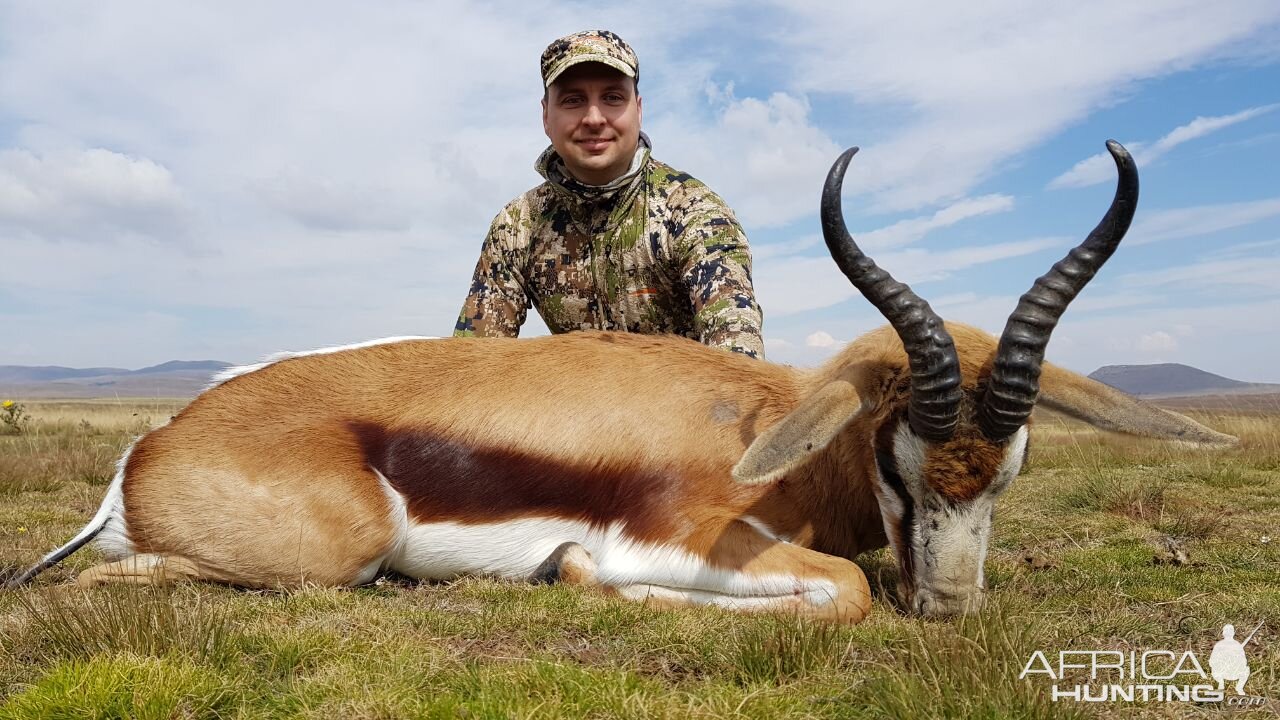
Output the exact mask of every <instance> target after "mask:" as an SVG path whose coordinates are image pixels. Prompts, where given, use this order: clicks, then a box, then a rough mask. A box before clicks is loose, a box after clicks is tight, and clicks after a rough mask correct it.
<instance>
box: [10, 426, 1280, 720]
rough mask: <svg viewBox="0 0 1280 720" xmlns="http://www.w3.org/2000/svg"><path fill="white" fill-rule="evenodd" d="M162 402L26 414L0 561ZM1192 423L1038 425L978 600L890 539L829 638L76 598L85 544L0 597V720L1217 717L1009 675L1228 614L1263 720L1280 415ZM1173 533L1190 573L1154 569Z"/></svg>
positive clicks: (540, 610) (382, 598)
mask: <svg viewBox="0 0 1280 720" xmlns="http://www.w3.org/2000/svg"><path fill="white" fill-rule="evenodd" d="M175 408H176V405H175V404H168V405H166V404H163V403H161V404H155V403H152V404H148V405H146V406H133V405H130V404H128V403H123V402H115V403H111V402H108V403H99V402H88V403H72V402H65V401H61V402H50V403H32V404H31V410H32V415H33V416H34V417H35V422H34V423H33V427H32V430H31V432H30V433H28V434H27V435H22V436H0V566H5V567H10V568H16V567H19V566H25V565H27V564H29V563H31V562H33V561H34V560H36V559H37V558H39V557H40V556H41V555H42V554H43V553H45V552H47V551H48V550H49V549H51V548H53V547H56V546H57V545H59V544H61V543H62V542H65V540H66V539H67V538H68V537H70V536H71V535H72V534H73V533H74V532H75V531H76V530H77V529H78V528H79V527H80V526H81V525H82V524H83V523H84V522H85V520H86V519H87V518H88V517H89V516H90V515H92V513H93V511H94V509H95V508H96V506H97V504H98V502H99V501H100V499H101V496H102V492H103V487H102V483H103V482H104V480H105V479H106V478H107V477H109V475H110V472H111V467H112V463H113V462H114V459H115V456H116V455H117V454H118V453H119V452H120V450H122V449H123V447H124V446H125V445H126V444H127V443H128V441H129V440H130V439H131V436H132V435H133V434H135V433H137V432H139V431H141V430H142V429H144V428H145V427H146V426H149V425H151V424H155V423H157V422H161V421H163V420H164V419H166V418H167V417H168V415H169V413H171V412H173V410H174V409H175ZM135 413H136V414H135ZM1198 417H1199V418H1200V419H1201V420H1202V421H1204V422H1206V423H1208V424H1210V425H1212V426H1214V427H1215V428H1218V429H1222V430H1224V431H1226V432H1232V433H1235V434H1238V435H1240V436H1241V437H1242V438H1243V442H1242V444H1241V446H1240V447H1238V448H1234V449H1230V450H1224V451H1207V452H1206V451H1202V450H1196V449H1191V448H1185V447H1177V446H1173V445H1169V444H1162V443H1155V442H1146V441H1138V440H1132V439H1125V438H1117V437H1110V436H1104V435H1101V434H1099V433H1096V432H1094V431H1092V430H1090V429H1087V428H1083V427H1081V426H1079V425H1076V424H1072V423H1066V422H1059V421H1055V420H1052V419H1049V420H1045V419H1044V418H1041V422H1039V423H1038V424H1037V426H1036V429H1035V435H1034V440H1033V451H1032V458H1033V460H1032V464H1031V466H1030V467H1029V469H1028V470H1027V472H1026V473H1024V477H1023V478H1021V479H1020V480H1019V481H1018V482H1016V483H1014V485H1013V487H1012V488H1011V490H1010V491H1009V493H1008V495H1007V496H1006V497H1005V498H1004V499H1003V500H1002V501H1001V504H1000V506H999V509H998V517H997V520H996V530H995V535H994V538H993V547H992V550H991V554H990V557H989V559H988V563H987V575H988V584H989V586H990V603H989V607H988V609H987V610H986V611H985V612H984V613H982V614H981V615H979V616H977V617H971V618H965V619H962V620H956V621H950V622H938V621H925V620H921V619H918V618H913V617H908V616H904V615H902V614H901V613H900V612H899V611H898V610H897V609H896V608H895V604H894V598H893V590H892V588H893V584H894V580H895V576H896V569H895V568H894V566H893V563H892V559H891V558H890V557H889V556H888V555H887V553H886V552H884V551H880V552H877V553H871V554H868V555H864V556H863V557H861V558H859V562H860V564H862V566H863V567H864V568H865V569H866V570H867V573H868V576H869V577H870V578H871V581H872V584H873V593H874V595H875V605H874V608H873V613H872V615H871V617H870V618H869V619H868V620H867V621H866V622H864V623H863V624H861V625H859V626H857V627H853V628H848V627H837V626H831V625H823V624H818V623H811V622H806V621H802V620H797V619H795V618H789V617H748V616H741V615H734V614H730V613H727V612H723V611H718V610H715V609H701V610H682V611H655V610H653V609H650V608H647V607H645V606H643V605H640V604H635V603H629V602H625V601H621V600H616V599H612V598H608V597H604V596H602V595H600V594H598V593H594V592H590V591H585V590H580V589H576V588H566V587H558V586H551V587H533V586H526V585H519V584H508V583H500V582H494V581H489V580H481V579H467V580H462V581H459V582H456V583H445V584H439V583H416V582H408V581H391V582H385V583H383V584H380V585H376V586H371V587H366V588H359V589H355V590H334V589H324V588H312V589H306V590H301V591H297V592H290V593H271V592H247V591H241V590H235V589H232V588H226V587H220V586H215V585H203V584H201V585H179V586H176V587H173V588H169V589H159V590H156V589H137V588H111V589H105V590H94V591H89V592H83V591H80V590H78V589H76V588H74V587H73V586H69V585H66V584H64V583H65V581H66V580H68V579H70V578H71V577H73V576H74V574H75V573H76V572H78V571H79V570H81V569H83V568H85V567H87V566H88V565H90V564H92V563H93V562H94V561H95V559H96V558H95V556H94V552H93V551H92V550H85V551H82V552H80V553H77V554H75V555H73V556H72V557H71V558H69V559H68V560H67V561H66V562H65V563H64V564H63V565H62V566H59V567H57V568H54V569H53V570H50V571H49V572H48V573H46V574H45V575H44V576H42V577H41V579H40V582H39V583H38V585H37V586H36V587H34V588H31V589H28V590H24V591H22V592H19V593H0V720H3V719H4V718H29V717H155V718H170V717H196V718H223V717H255V718H256V717H268V718H271V717H279V718H294V717H303V718H332V717H352V718H375V717H378V718H389V717H441V718H458V717H474V718H480V717H495V718H496V717H645V718H664V717H670V718H752V717H758V718H777V717H805V718H882V717H908V718H917V717H985V718H1045V717H1071V716H1076V715H1079V716H1086V715H1103V716H1117V717H1132V716H1139V717H1181V716H1184V715H1185V714H1186V713H1189V712H1191V713H1193V712H1203V713H1207V714H1214V713H1218V712H1221V710H1218V709H1215V708H1204V709H1201V710H1196V709H1194V708H1191V707H1187V706H1182V705H1177V706H1161V705H1158V704H1139V705H1137V706H1133V707H1131V706H1127V705H1123V704H1121V705H1116V704H1102V705H1089V706H1077V705H1068V704H1063V703H1056V704H1055V703H1052V702H1050V701H1049V700H1048V698H1047V687H1046V684H1045V683H1044V682H1034V681H1031V680H1025V681H1024V680H1019V679H1018V674H1019V672H1020V670H1021V669H1022V668H1023V666H1024V664H1025V662H1026V660H1027V658H1028V656H1029V655H1030V653H1031V652H1032V651H1034V650H1037V649H1039V650H1044V651H1046V652H1056V651H1057V650H1059V649H1073V648H1075V649H1082V648H1115V649H1126V650H1127V649H1138V650H1141V649H1143V648H1152V649H1159V648H1168V649H1171V650H1181V649H1193V650H1195V651H1196V652H1197V653H1199V654H1200V657H1201V658H1202V659H1203V658H1205V657H1207V652H1208V649H1209V648H1210V647H1211V646H1212V644H1213V642H1214V640H1216V639H1217V638H1216V631H1217V629H1218V628H1220V627H1221V625H1222V624H1223V623H1225V622H1233V623H1235V624H1236V626H1237V627H1242V626H1249V627H1252V626H1253V625H1254V624H1256V622H1257V621H1258V620H1263V619H1265V620H1266V621H1267V625H1265V626H1264V629H1263V631H1261V632H1260V633H1259V636H1258V638H1257V639H1256V640H1255V641H1254V642H1253V643H1251V645H1250V648H1249V659H1250V662H1251V665H1252V669H1253V673H1254V675H1253V676H1252V677H1251V679H1250V680H1249V690H1250V692H1252V693H1254V694H1257V695H1263V696H1266V697H1269V698H1271V699H1272V705H1271V706H1270V710H1254V711H1247V712H1243V713H1239V714H1235V713H1232V717H1251V716H1267V717H1270V716H1274V715H1273V714H1274V712H1275V709H1276V705H1275V701H1276V700H1278V699H1280V682H1278V678H1277V668H1278V667H1280V642H1277V641H1276V638H1277V637H1280V624H1277V623H1280V619H1278V618H1280V584H1278V583H1277V577H1278V573H1277V568H1280V550H1278V548H1280V538H1278V539H1276V540H1270V539H1269V538H1272V537H1274V536H1276V535H1280V533H1278V532H1277V531H1276V528H1277V527H1280V477H1278V476H1280V473H1277V468H1280V459H1278V458H1280V415H1277V416H1266V415H1262V414H1258V413H1253V414H1249V415H1244V416H1235V415H1230V414H1225V413H1224V412H1222V411H1216V414H1210V415H1200V416H1198ZM82 420H84V421H86V422H81V421H82ZM1264 539H1266V541H1265V542H1264ZM1174 541H1176V542H1177V543H1178V544H1179V547H1180V548H1185V551H1186V554H1187V562H1185V563H1183V564H1159V563H1156V562H1154V561H1153V556H1154V555H1155V554H1157V553H1158V552H1159V548H1160V547H1162V544H1164V543H1169V542H1174ZM1027 557H1033V558H1035V560H1036V561H1035V562H1028V561H1027V560H1026V559H1025V558H1027Z"/></svg>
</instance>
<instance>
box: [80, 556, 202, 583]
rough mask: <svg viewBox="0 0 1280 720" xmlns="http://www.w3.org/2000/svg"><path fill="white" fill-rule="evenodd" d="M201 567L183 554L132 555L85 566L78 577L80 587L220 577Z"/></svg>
mask: <svg viewBox="0 0 1280 720" xmlns="http://www.w3.org/2000/svg"><path fill="white" fill-rule="evenodd" d="M217 579H219V578H216V577H211V576H209V575H207V574H205V573H202V572H201V571H200V568H199V567H198V566H197V565H196V563H194V562H193V561H191V560H189V559H187V558H185V557H182V556H181V555H153V554H150V553H142V554H139V555H130V556H129V557H127V558H125V559H123V560H117V561H116V562H110V563H104V564H102V565H96V566H94V567H91V568H89V569H88V570H85V571H84V572H82V573H80V575H79V577H77V578H76V584H78V585H80V586H81V587H96V586H98V585H107V584H109V583H124V584H129V585H167V584H169V583H172V582H177V581H179V580H217Z"/></svg>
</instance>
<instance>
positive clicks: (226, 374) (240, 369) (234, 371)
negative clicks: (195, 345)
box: [205, 335, 440, 390]
mask: <svg viewBox="0 0 1280 720" xmlns="http://www.w3.org/2000/svg"><path fill="white" fill-rule="evenodd" d="M439 339H440V338H437V337H427V336H419V335H398V336H396V337H386V338H378V339H376V340H366V341H364V342H358V343H354V344H351V345H334V346H332V347H323V348H317V349H315V350H300V351H291V350H286V351H284V352H278V353H273V354H271V355H268V356H267V357H266V359H264V360H263V361H262V362H257V363H252V364H249V365H237V366H235V367H229V368H227V369H226V370H223V371H221V372H219V373H217V374H215V375H214V376H213V377H212V378H210V379H209V385H208V387H206V388H205V390H212V389H213V388H215V387H217V386H219V385H221V384H222V383H224V382H226V381H228V380H230V379H232V378H237V377H240V376H241V375H248V374H249V373H251V372H255V371H257V370H261V369H262V368H264V367H267V366H269V365H274V364H276V363H278V362H280V361H282V360H290V359H292V358H299V357H306V356H307V355H328V354H330V353H336V352H342V351H343V350H358V349H360V348H367V347H373V346H375V345H388V344H391V343H398V342H404V341H406V340H439Z"/></svg>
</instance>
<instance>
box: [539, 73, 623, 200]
mask: <svg viewBox="0 0 1280 720" xmlns="http://www.w3.org/2000/svg"><path fill="white" fill-rule="evenodd" d="M640 115H641V112H640V96H639V95H637V94H636V89H635V82H634V81H633V80H632V79H631V78H629V77H627V76H626V75H623V74H622V73H620V72H618V71H617V70H614V69H613V68H611V67H609V66H608V65H602V64H600V63H594V62H586V63H582V64H581V65H575V66H573V67H571V68H569V69H568V70H566V71H565V72H564V74H562V75H561V76H560V77H558V78H556V81H555V82H554V83H552V84H551V87H549V88H547V97H546V99H544V100H543V101H542V128H543V129H544V130H546V132H547V137H548V138H550V139H551V145H552V147H554V148H555V149H556V152H557V153H559V154H560V157H561V158H562V159H563V160H564V164H565V167H566V168H567V169H568V171H569V174H570V175H572V176H573V177H574V178H575V179H576V180H578V181H579V182H584V183H587V184H588V185H604V184H606V183H608V182H610V181H612V180H615V179H617V178H619V177H621V176H622V175H623V174H625V173H626V172H627V170H629V169H630V168H631V159H632V157H634V156H635V153H636V146H637V145H638V144H639V142H640Z"/></svg>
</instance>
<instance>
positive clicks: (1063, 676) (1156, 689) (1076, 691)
mask: <svg viewBox="0 0 1280 720" xmlns="http://www.w3.org/2000/svg"><path fill="white" fill-rule="evenodd" d="M1260 629H1262V623H1261V622H1260V623H1258V624H1257V626H1255V627H1254V628H1253V631H1252V632H1250V633H1249V635H1248V637H1246V638H1245V639H1244V642H1241V641H1239V640H1236V628H1235V626H1234V625H1231V624H1227V625H1223V626H1222V639H1221V640H1218V641H1217V642H1216V643H1214V645H1213V650H1212V651H1211V652H1210V653H1209V658H1208V665H1207V668H1208V669H1207V670H1206V665H1204V664H1202V663H1201V662H1200V657H1203V655H1201V656H1197V655H1196V653H1195V652H1194V651H1192V650H1182V651H1178V652H1175V651H1172V650H1143V651H1138V650H1129V651H1127V652H1124V651H1120V650H1059V651H1058V652H1057V653H1056V655H1057V657H1056V658H1054V659H1055V660H1056V661H1057V662H1056V663H1055V662H1053V661H1052V660H1051V659H1050V658H1051V657H1052V655H1046V653H1045V652H1044V651H1042V650H1037V651H1035V652H1034V653H1032V654H1031V657H1030V658H1028V659H1027V663H1026V666H1025V667H1023V669H1022V673H1021V674H1019V675H1018V679H1019V680H1025V679H1027V678H1029V677H1031V676H1034V675H1044V676H1047V678H1048V679H1049V680H1052V681H1053V683H1054V684H1053V686H1052V688H1051V689H1050V698H1051V699H1052V700H1053V701H1054V702H1061V701H1075V702H1194V703H1223V704H1225V705H1228V706H1233V707H1257V706H1260V705H1263V704H1265V703H1266V702H1267V700H1266V699H1265V698H1261V697H1255V696H1251V695H1245V692H1244V685H1245V683H1246V682H1247V681H1248V680H1249V659H1248V657H1246V655H1245V646H1246V645H1248V644H1249V641H1251V640H1253V638H1254V636H1255V635H1257V633H1258V630H1260ZM1228 683H1231V684H1233V685H1234V689H1235V694H1234V695H1232V694H1229V693H1230V691H1229V690H1228V689H1227V684H1228Z"/></svg>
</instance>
